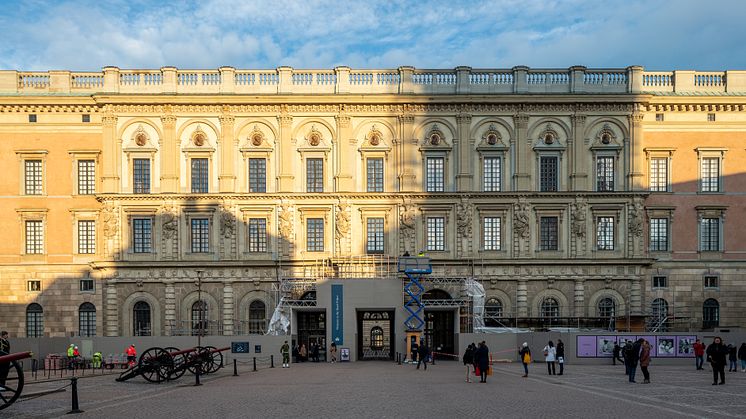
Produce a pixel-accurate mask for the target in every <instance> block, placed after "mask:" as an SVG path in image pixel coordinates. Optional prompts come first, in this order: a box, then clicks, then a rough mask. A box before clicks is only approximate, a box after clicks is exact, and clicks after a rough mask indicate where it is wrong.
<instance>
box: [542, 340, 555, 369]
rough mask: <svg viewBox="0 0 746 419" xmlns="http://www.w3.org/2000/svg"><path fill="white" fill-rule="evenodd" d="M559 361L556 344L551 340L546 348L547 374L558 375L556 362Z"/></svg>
mask: <svg viewBox="0 0 746 419" xmlns="http://www.w3.org/2000/svg"><path fill="white" fill-rule="evenodd" d="M556 360H557V348H555V347H554V342H552V341H551V340H550V341H549V343H547V345H546V346H545V347H544V361H546V363H547V374H548V375H557V372H556V371H555V369H554V362H555V361H556Z"/></svg>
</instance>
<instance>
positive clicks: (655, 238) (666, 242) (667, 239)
mask: <svg viewBox="0 0 746 419" xmlns="http://www.w3.org/2000/svg"><path fill="white" fill-rule="evenodd" d="M658 221H663V223H662V224H663V227H664V230H665V231H664V233H665V234H664V235H661V234H660V226H658V227H654V226H655V225H656V224H660V223H659V222H658ZM656 232H657V234H655V233H656ZM654 234H655V235H654ZM661 237H662V238H663V246H662V247H661ZM654 243H655V244H656V245H655V246H654V245H653V244H654ZM648 251H650V252H657V253H658V252H670V251H671V220H670V218H669V217H652V216H651V217H650V218H649V221H648Z"/></svg>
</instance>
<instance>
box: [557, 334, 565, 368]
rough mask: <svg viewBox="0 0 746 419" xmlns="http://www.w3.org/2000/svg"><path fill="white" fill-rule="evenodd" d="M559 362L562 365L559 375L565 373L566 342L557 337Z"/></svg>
mask: <svg viewBox="0 0 746 419" xmlns="http://www.w3.org/2000/svg"><path fill="white" fill-rule="evenodd" d="M557 362H558V363H559V367H560V372H559V374H557V375H562V374H564V373H565V342H562V339H557Z"/></svg>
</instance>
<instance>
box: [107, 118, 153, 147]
mask: <svg viewBox="0 0 746 419" xmlns="http://www.w3.org/2000/svg"><path fill="white" fill-rule="evenodd" d="M140 125H142V126H143V128H144V129H145V130H146V131H147V132H148V134H149V135H150V142H151V143H152V146H153V147H155V148H160V146H159V143H160V139H161V138H163V131H161V129H160V128H159V127H158V125H157V124H156V123H154V122H153V121H152V120H150V119H148V118H132V119H128V120H127V121H126V123H123V124H122V127H121V128H120V129H119V131H118V132H117V138H118V139H120V140H122V148H127V147H128V141H130V137H132V133H134V131H135V130H136V129H137V127H139V126H140ZM153 134H155V135H153Z"/></svg>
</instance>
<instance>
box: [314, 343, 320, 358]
mask: <svg viewBox="0 0 746 419" xmlns="http://www.w3.org/2000/svg"><path fill="white" fill-rule="evenodd" d="M320 349H321V345H319V344H318V343H314V344H313V362H319V350H320Z"/></svg>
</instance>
